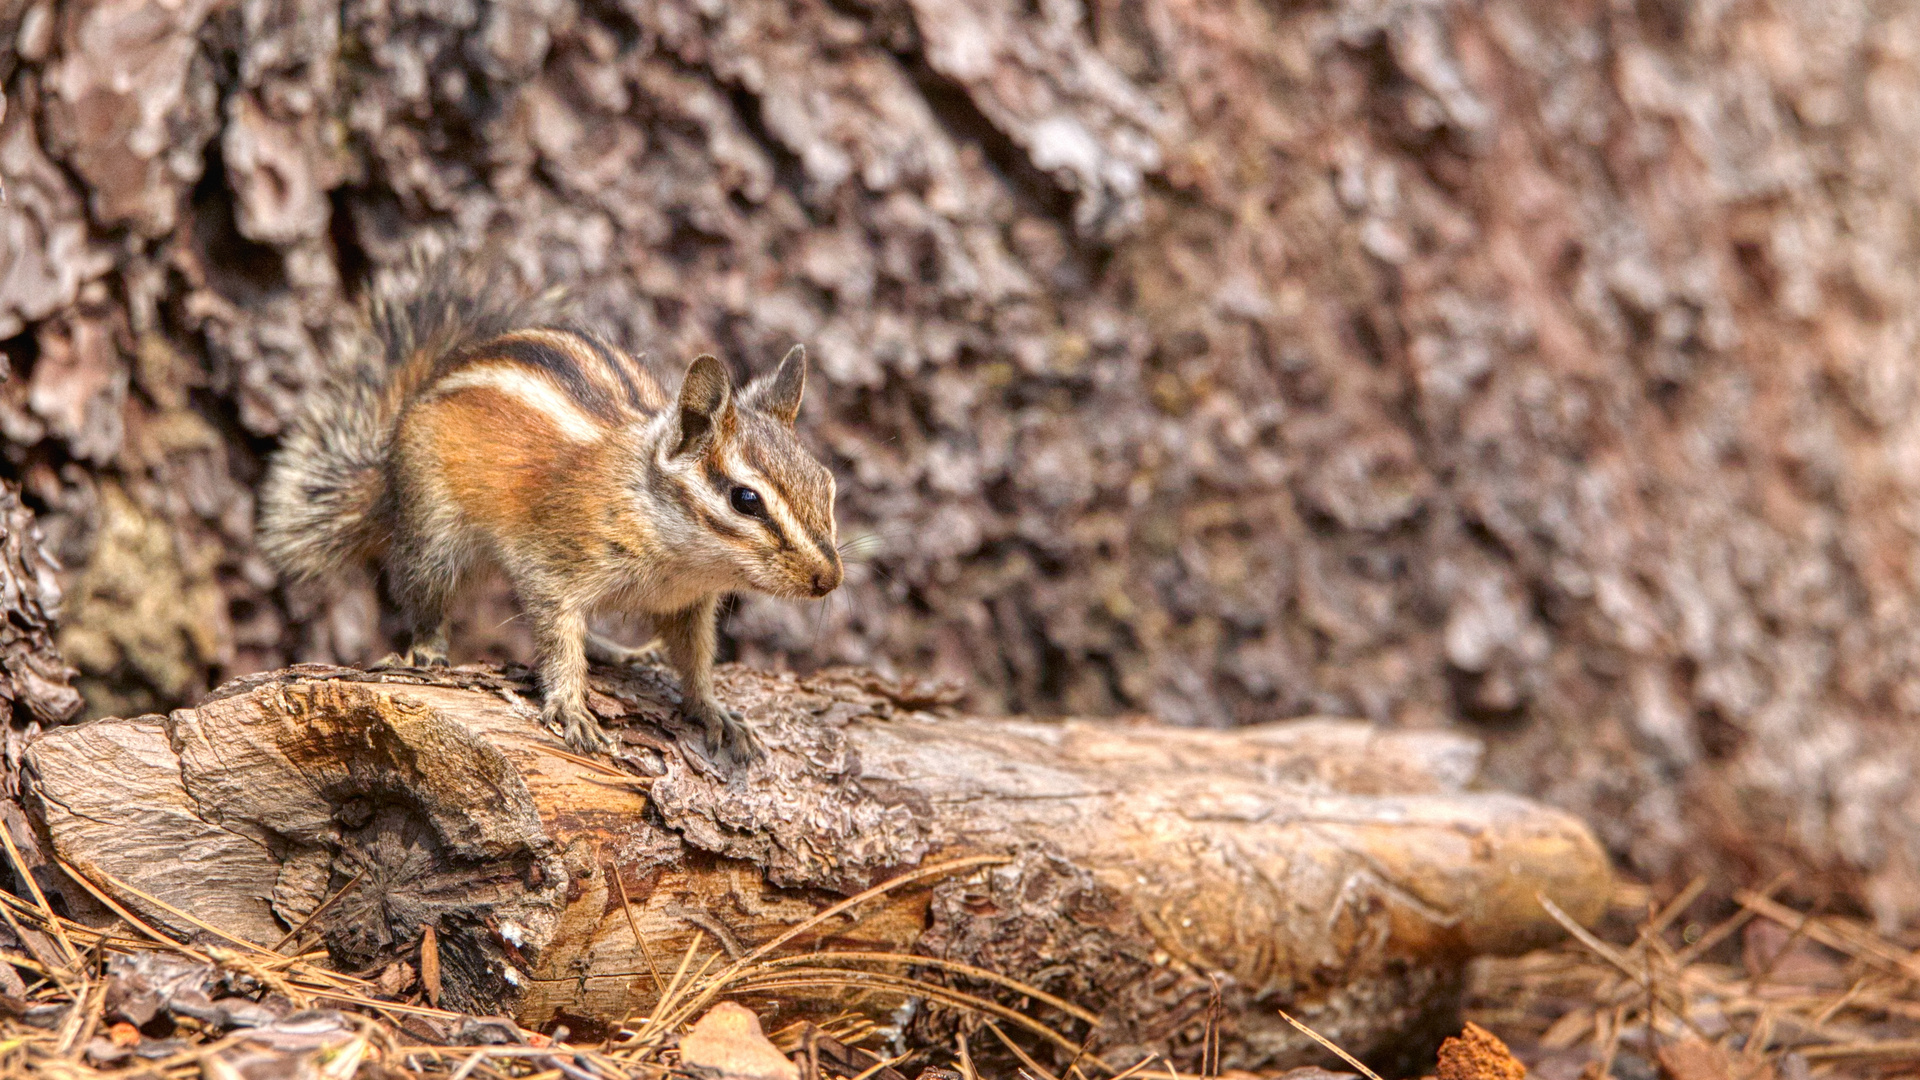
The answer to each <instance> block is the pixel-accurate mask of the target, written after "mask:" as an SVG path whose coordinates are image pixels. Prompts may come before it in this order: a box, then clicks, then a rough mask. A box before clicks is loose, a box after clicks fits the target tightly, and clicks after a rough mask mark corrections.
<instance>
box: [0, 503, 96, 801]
mask: <svg viewBox="0 0 1920 1080" xmlns="http://www.w3.org/2000/svg"><path fill="white" fill-rule="evenodd" d="M59 608H60V583H59V580H58V579H57V576H56V574H55V571H54V567H53V564H52V562H51V561H50V560H48V558H47V555H46V552H45V551H43V550H42V549H41V537H40V527H39V526H38V525H37V524H35V522H34V520H33V512H32V511H30V510H28V509H27V508H26V507H25V506H23V505H21V503H20V492H19V490H18V489H16V488H15V487H14V486H13V485H12V484H9V483H6V482H4V481H0V703H4V704H5V706H6V709H7V716H6V718H5V727H6V730H7V735H6V738H7V754H6V759H7V765H6V766H5V768H4V770H0V771H3V772H4V775H6V776H7V777H8V778H9V780H8V783H9V785H10V783H11V777H12V775H13V768H14V765H15V763H17V762H18V760H19V749H18V747H17V746H16V745H15V743H16V742H17V740H18V738H19V737H20V735H21V734H22V733H25V732H30V731H34V730H37V729H38V727H39V726H45V725H53V724H59V723H64V722H66V721H68V720H71V719H73V718H74V717H75V716H78V715H79V714H80V709H81V701H80V695H79V693H78V692H76V691H75V690H74V689H73V687H72V686H71V685H69V684H70V682H71V680H72V679H73V676H74V674H75V672H74V670H73V668H71V667H69V666H68V665H67V663H66V661H64V660H62V659H60V653H59V651H58V650H56V649H55V648H54V647H53V634H54V629H55V623H54V616H55V614H56V613H57V612H58V610H59ZM6 793H7V794H13V792H12V791H11V790H9V791H7V792H6Z"/></svg>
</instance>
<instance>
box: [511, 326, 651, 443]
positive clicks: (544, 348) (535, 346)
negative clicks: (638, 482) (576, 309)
mask: <svg viewBox="0 0 1920 1080" xmlns="http://www.w3.org/2000/svg"><path fill="white" fill-rule="evenodd" d="M580 342H581V339H580V338H579V337H578V336H577V335H574V334H561V333H558V332H555V331H532V332H527V333H522V334H515V335H513V336H510V337H504V338H500V339H499V340H497V341H495V342H493V343H492V344H490V345H488V346H487V348H486V351H487V352H488V353H490V354H493V355H496V356H500V357H504V358H506V359H509V360H512V361H513V362H515V363H517V364H524V365H526V366H527V367H531V368H538V369H539V370H541V371H544V372H546V373H547V374H548V375H551V376H552V377H553V379H554V381H555V382H557V383H559V384H560V387H561V388H562V389H563V390H565V391H566V394H567V396H568V397H570V398H572V399H573V401H574V403H575V404H577V405H579V406H580V407H581V408H582V409H585V410H586V411H587V412H589V413H591V414H593V415H594V416H598V417H600V418H601V419H603V420H610V421H611V420H618V419H619V412H618V410H617V409H616V407H615V406H614V403H613V399H612V397H611V396H610V395H609V394H608V393H607V391H606V389H605V388H604V387H602V386H600V385H599V384H597V383H595V382H594V381H593V379H592V378H591V377H590V376H589V375H588V373H587V371H586V369H585V365H583V364H582V363H581V360H582V359H585V358H584V357H583V356H581V353H582V352H584V351H585V348H584V346H582V345H581V344H580Z"/></svg>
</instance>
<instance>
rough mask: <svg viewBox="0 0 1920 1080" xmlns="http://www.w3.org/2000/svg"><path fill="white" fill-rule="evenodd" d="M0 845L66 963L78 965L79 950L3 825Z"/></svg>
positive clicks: (0, 833)
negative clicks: (43, 917) (63, 955)
mask: <svg viewBox="0 0 1920 1080" xmlns="http://www.w3.org/2000/svg"><path fill="white" fill-rule="evenodd" d="M0 843H4V844H6V846H7V857H8V858H9V859H12V860H13V868H14V869H15V870H17V871H19V872H20V880H21V881H22V882H23V883H25V885H26V886H27V891H28V892H30V893H32V894H33V902H34V903H36V904H38V905H40V910H41V911H43V912H45V913H46V916H47V928H48V929H49V930H52V931H53V936H54V937H56V938H58V939H59V941H60V947H61V948H63V949H65V950H66V953H67V963H69V964H78V963H79V962H80V950H79V949H76V948H74V947H73V940H72V939H71V938H69V937H67V932H66V930H64V929H62V928H61V926H60V916H58V915H55V914H54V913H53V905H52V904H49V903H47V894H46V893H43V892H41V891H40V883H39V882H38V881H35V880H34V879H33V873H32V872H31V871H29V870H28V869H27V860H25V859H23V858H21V857H20V849H19V848H17V847H14V846H13V834H12V831H11V830H9V829H8V828H7V827H6V826H4V825H0Z"/></svg>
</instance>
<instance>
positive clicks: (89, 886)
mask: <svg viewBox="0 0 1920 1080" xmlns="http://www.w3.org/2000/svg"><path fill="white" fill-rule="evenodd" d="M54 861H55V862H57V863H59V866H60V869H61V871H62V872H64V873H65V874H66V875H67V877H68V878H70V879H72V880H73V882H74V883H75V884H77V885H79V886H80V887H81V888H83V889H85V890H87V892H88V893H90V894H92V896H93V898H94V899H95V900H98V901H100V903H102V904H104V905H105V906H106V907H107V909H108V910H109V911H112V912H113V913H114V914H115V915H118V916H120V917H121V918H123V919H125V920H127V925H129V926H132V927H133V928H134V929H136V930H139V931H140V932H141V933H143V934H145V935H147V936H148V937H150V938H152V939H153V940H155V941H157V942H159V943H160V944H162V945H165V946H167V947H168V948H170V949H174V950H176V951H178V952H181V953H184V954H186V955H187V956H190V957H192V958H194V959H195V960H199V961H201V962H203V963H210V962H211V961H212V959H213V958H212V957H210V956H208V955H207V954H206V953H203V952H201V951H200V950H198V949H196V948H194V947H193V946H191V945H188V944H186V943H185V942H182V941H175V940H174V939H173V938H170V937H168V936H167V935H165V934H163V933H161V932H160V931H158V930H155V929H154V928H153V927H151V926H149V925H147V923H146V922H145V921H144V920H142V919H141V918H140V917H139V916H138V915H135V914H134V913H133V912H131V911H128V910H127V909H126V908H124V907H122V906H120V904H119V903H118V902H117V901H115V900H114V899H113V898H112V897H110V896H108V895H107V894H106V893H105V892H104V891H102V890H101V889H100V888H99V887H97V886H95V885H94V883H93V882H91V881H88V880H87V879H86V878H85V877H84V876H82V875H81V873H80V872H79V871H78V870H75V869H74V868H73V867H71V866H69V865H67V863H66V861H65V860H64V859H56V860H54Z"/></svg>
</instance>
